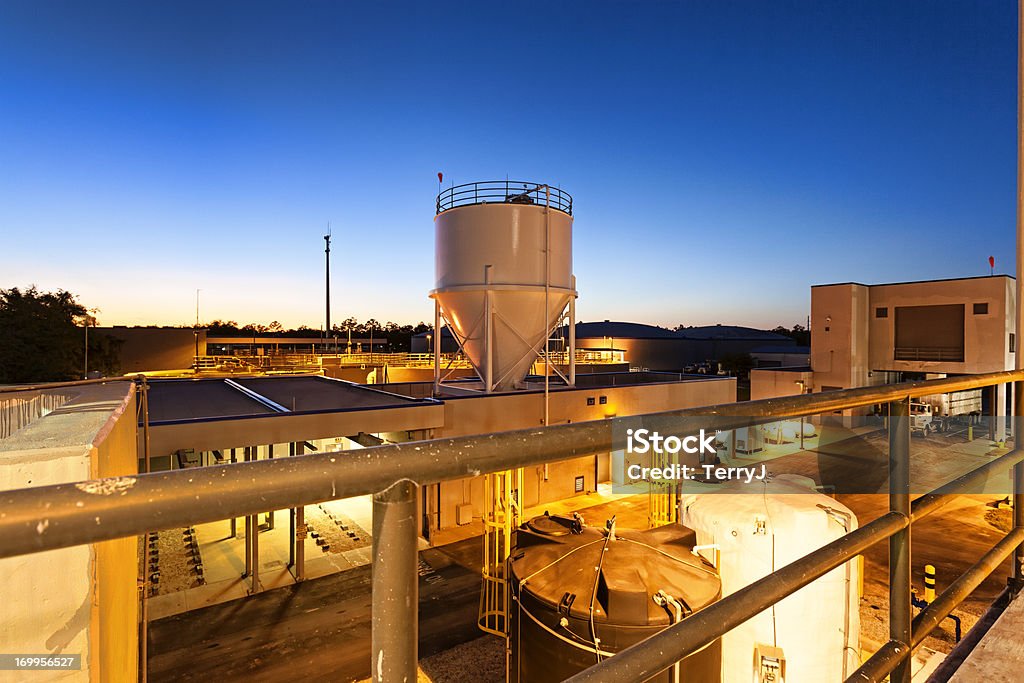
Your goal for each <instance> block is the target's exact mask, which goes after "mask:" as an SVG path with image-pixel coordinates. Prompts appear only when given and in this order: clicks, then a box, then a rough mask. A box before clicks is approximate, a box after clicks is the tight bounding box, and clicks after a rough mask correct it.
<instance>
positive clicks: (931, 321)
mask: <svg viewBox="0 0 1024 683" xmlns="http://www.w3.org/2000/svg"><path fill="white" fill-rule="evenodd" d="M1014 286H1015V283H1014V279H1013V278H1012V277H1009V276H1007V275H996V276H990V277H973V278H958V279H950V280H928V281H923V282H899V283H892V284H879V285H864V284H859V283H855V282H846V283H841V284H831V285H817V286H814V287H812V288H811V365H810V368H804V369H797V368H787V369H761V370H754V371H752V372H751V398H754V399H756V398H770V397H773V396H784V395H792V394H798V393H803V392H807V391H814V392H818V391H829V390H833V389H847V388H851V387H861V386H871V385H877V384H886V383H889V382H898V381H901V380H912V379H925V378H936V377H945V376H947V375H962V374H975V373H983V372H996V371H1000V370H1009V369H1012V368H1013V365H1014V360H1013V354H1014V350H1015V345H1016V340H1015V339H1014V332H1013V331H1014V325H1015V318H1014V310H1015V309H1014ZM1006 401H1007V397H1006V394H1005V389H1004V388H1002V387H1001V388H1000V393H999V397H998V398H997V405H999V406H1004V408H1003V409H1002V410H999V411H998V412H999V413H1001V414H1003V415H1007V414H1010V413H1009V412H1008V410H1007V409H1006V408H1005V406H1006Z"/></svg>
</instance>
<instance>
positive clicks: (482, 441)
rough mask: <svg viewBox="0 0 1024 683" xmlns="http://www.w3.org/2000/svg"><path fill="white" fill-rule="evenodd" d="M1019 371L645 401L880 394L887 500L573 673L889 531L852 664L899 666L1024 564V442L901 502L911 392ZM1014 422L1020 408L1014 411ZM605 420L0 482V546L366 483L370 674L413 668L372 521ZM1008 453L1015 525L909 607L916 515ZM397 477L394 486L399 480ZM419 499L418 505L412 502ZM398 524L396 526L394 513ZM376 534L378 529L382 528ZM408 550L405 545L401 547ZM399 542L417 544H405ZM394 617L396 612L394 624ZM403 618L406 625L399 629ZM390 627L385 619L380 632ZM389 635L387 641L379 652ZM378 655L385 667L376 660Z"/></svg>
mask: <svg viewBox="0 0 1024 683" xmlns="http://www.w3.org/2000/svg"><path fill="white" fill-rule="evenodd" d="M1010 382H1014V383H1015V390H1016V399H1017V401H1016V405H1017V406H1024V370H1020V371H1011V372H997V373H989V374H985V375H973V376H960V377H950V378H946V379H940V380H929V381H920V382H908V383H903V384H894V385H883V386H877V387H862V388H858V389H848V390H842V391H834V392H823V393H818V394H804V395H799V396H790V397H784V398H778V399H767V400H762V401H751V402H745V403H731V404H724V405H719V406H711V407H707V408H697V409H688V410H680V411H670V412H665V413H657V414H653V415H647V416H642V417H643V419H650V420H664V424H665V425H666V428H667V429H666V430H663V431H665V433H671V432H670V431H668V429H670V428H671V422H670V421H671V420H674V419H677V418H682V417H716V418H722V419H724V420H725V421H724V422H723V423H720V424H719V426H720V428H728V427H727V426H726V425H728V424H730V423H729V419H730V418H735V424H736V425H737V426H740V425H743V426H746V425H748V424H750V419H751V418H754V419H763V420H765V421H771V420H772V419H773V418H774V419H778V418H782V417H800V416H806V415H814V414H818V413H828V412H832V411H836V410H845V409H850V408H857V407H863V406H870V405H875V404H882V403H888V404H890V432H889V433H890V448H889V471H890V478H889V481H890V490H889V500H890V510H889V512H888V513H887V514H885V515H883V516H882V517H880V518H878V519H876V520H874V521H872V522H869V523H868V524H865V525H864V526H863V527H861V528H859V529H856V530H854V531H852V532H850V533H848V534H846V535H845V536H843V537H841V538H839V539H837V540H836V541H833V542H832V543H830V544H828V545H826V546H824V547H823V548H820V549H819V550H816V551H814V552H812V553H810V554H808V555H806V556H804V557H803V558H801V559H799V560H796V561H795V562H793V563H791V564H790V565H787V566H785V567H783V568H781V569H779V570H778V571H776V572H774V573H773V574H771V575H769V576H767V577H765V578H763V579H761V580H759V581H757V582H755V583H753V584H751V585H750V586H747V587H746V588H744V589H742V590H740V591H738V592H736V593H733V594H731V595H729V596H727V597H725V598H723V599H722V600H720V601H719V602H717V603H714V604H713V605H711V606H709V607H707V608H705V609H704V610H701V611H700V612H697V613H696V614H694V615H692V616H690V617H688V618H686V619H684V620H683V621H681V622H679V623H678V624H675V625H673V626H671V627H669V628H667V629H665V630H664V631H662V632H660V633H659V634H657V635H655V636H652V637H651V638H649V639H647V640H645V641H643V642H641V643H638V644H637V645H634V646H633V647H631V648H628V649H627V650H624V651H623V652H621V653H619V654H617V655H615V656H614V657H611V658H609V659H606V660H605V661H603V662H601V663H600V664H598V665H595V666H594V667H592V668H590V669H588V670H586V671H584V672H582V673H580V674H579V675H577V676H576V677H574V678H573V679H572V680H574V681H635V680H644V679H646V678H649V677H651V676H654V675H656V674H657V673H659V672H660V671H663V670H665V669H667V668H669V667H670V666H672V665H673V664H674V663H675V662H677V661H679V660H680V659H682V658H684V657H686V656H688V655H689V654H691V653H693V652H695V651H697V650H698V649H700V648H701V647H703V646H704V645H706V644H707V643H709V642H712V641H714V640H715V639H717V638H719V637H721V636H722V635H724V634H725V633H727V632H728V631H729V630H731V629H732V628H734V627H735V626H737V625H739V624H741V623H743V622H744V621H746V620H748V619H750V618H752V617H753V616H755V615H756V614H758V613H760V612H761V611H763V610H764V609H766V608H768V607H770V606H771V605H773V604H775V603H776V602H778V601H779V600H781V599H783V598H785V597H786V596H788V595H790V594H792V593H794V592H796V591H797V590H799V589H800V588H802V587H803V586H805V585H807V584H809V583H811V582H812V581H814V580H815V579H817V578H819V577H821V576H823V575H824V574H826V573H828V572H829V571H831V570H832V569H834V568H836V567H838V566H840V565H842V564H843V563H844V562H847V561H849V560H851V559H853V558H854V557H856V556H857V555H859V554H860V553H862V552H864V551H865V550H866V549H868V548H870V547H872V546H874V545H875V544H877V543H880V542H882V541H884V540H886V539H888V540H889V545H890V558H891V560H890V605H889V623H890V641H889V642H888V643H886V644H885V645H883V647H882V648H881V649H880V650H879V651H878V653H876V654H875V655H874V656H873V657H872V658H871V659H870V660H869V661H868V662H866V663H865V665H864V666H863V667H861V669H859V670H858V671H857V672H856V673H855V674H854V675H853V676H851V677H850V678H849V679H848V680H856V681H880V680H882V678H884V677H885V676H886V675H889V674H891V680H893V681H900V682H901V683H905V682H906V681H909V654H910V652H911V650H912V646H916V645H917V644H919V643H920V642H921V640H922V639H923V638H924V636H925V635H927V633H928V632H930V631H931V630H932V629H933V628H934V627H935V625H936V624H937V623H939V622H940V621H941V620H942V619H943V618H944V617H945V616H946V615H948V614H949V612H950V611H952V609H953V608H954V607H955V606H956V605H958V604H959V603H960V602H961V601H962V600H963V599H964V598H965V597H966V596H967V595H968V594H969V593H970V591H971V590H973V589H974V588H975V587H976V586H977V585H979V584H980V582H981V581H982V580H983V579H984V578H985V577H986V576H988V575H989V574H991V572H992V571H994V570H995V569H996V568H997V567H998V566H999V564H1000V563H1001V562H1002V561H1003V560H1004V559H1005V558H1006V556H1008V555H1009V554H1011V553H1012V554H1014V555H1015V561H1014V578H1015V581H1016V582H1017V583H1016V584H1015V585H1019V582H1020V581H1021V579H1022V576H1021V565H1022V562H1024V557H1022V554H1021V540H1022V539H1024V464H1022V461H1024V450H1020V449H1015V450H1013V451H1012V452H1010V453H1008V454H1005V455H1003V456H1000V457H998V458H996V459H994V460H992V461H990V462H988V463H986V464H985V465H983V466H982V467H980V468H978V469H976V470H975V471H974V472H971V473H968V474H966V475H963V476H961V477H959V478H958V479H956V480H955V481H953V482H950V483H948V484H945V485H944V486H942V487H940V488H939V489H937V490H936V491H935V492H933V493H932V494H929V495H927V496H924V497H922V498H919V499H918V501H916V502H915V503H914V504H913V505H912V504H911V494H910V482H909V463H910V419H909V403H910V399H912V398H918V397H921V396H927V395H931V394H937V393H946V392H951V391H962V390H966V389H974V388H979V387H992V386H995V385H999V384H1004V383H1010ZM1016 420H1017V421H1016V424H1015V427H1016V428H1017V430H1018V431H1017V433H1024V432H1021V431H1020V430H1024V420H1022V419H1021V418H1016ZM612 437H613V432H612V426H611V424H610V421H609V420H601V421H595V422H583V423H575V424H565V425H556V426H551V427H545V428H536V429H526V430H518V431H512V432H503V433H499V434H486V435H477V436H468V437H460V438H456V439H440V440H433V441H422V442H413V443H405V444H389V445H384V446H377V447H373V448H367V449H363V450H360V451H357V452H355V453H348V454H345V455H341V454H337V453H319V454H313V455H308V456H302V457H295V458H280V459H276V458H275V459H273V460H263V461H256V462H248V463H238V464H233V465H224V466H216V467H208V468H201V469H190V470H179V471H172V472H162V473H155V474H147V475H139V476H137V477H121V478H114V479H106V480H96V481H90V482H79V483H77V484H62V485H57V486H45V487H38V488H33V489H20V490H14V491H4V492H0V557H10V556H14V555H21V554H25V553H32V552H40V551H43V550H51V549H56V548H63V547H68V546H72V545H80V544H85V543H94V542H98V541H103V540H109V539H113V538H120V537H125V536H134V535H139V534H142V533H145V532H147V531H153V530H159V529H168V528H175V527H180V526H185V525H189V524H198V523H203V522H209V521H215V520H220V519H228V518H231V517H241V516H245V515H251V514H256V513H259V512H262V511H265V510H272V509H282V508H287V507H296V506H301V505H309V504H313V503H318V502H323V501H326V500H334V499H339V498H347V497H351V496H356V495H363V494H370V493H372V494H374V531H375V533H374V534H373V538H374V574H373V604H374V609H373V633H374V636H373V646H372V647H373V653H374V656H373V659H372V661H373V664H372V666H373V667H374V678H375V679H377V678H378V677H382V678H383V680H385V681H386V680H392V677H393V679H394V680H398V679H401V678H403V677H408V676H411V675H415V669H416V631H415V629H414V628H411V627H410V626H409V625H410V624H415V623H416V618H417V613H416V610H417V601H416V590H417V588H416V585H417V584H416V582H415V581H413V580H410V578H409V577H410V576H413V577H414V576H415V575H416V563H415V559H414V558H415V553H409V552H407V550H408V548H409V547H415V544H416V529H415V525H414V524H413V525H407V526H408V529H406V530H405V531H403V532H402V533H400V534H399V533H387V534H386V535H383V536H380V535H378V533H376V532H377V531H378V525H382V526H381V528H383V526H384V525H385V520H387V519H390V518H393V517H396V518H401V519H404V516H405V512H401V513H399V512H398V511H404V510H406V509H407V508H408V509H413V508H414V506H413V503H414V501H415V492H416V486H414V485H410V484H413V483H416V484H426V483H433V482H438V481H447V480H452V479H460V478H464V477H468V476H477V475H480V474H485V473H489V472H495V471H502V470H507V469H513V468H518V467H524V466H529V465H537V464H542V463H545V462H555V461H560V460H567V459H570V458H575V457H580V456H584V455H591V454H595V453H601V452H607V451H609V450H611V449H612V446H613V439H612ZM1009 467H1014V468H1015V469H1014V489H1013V501H1014V528H1013V529H1012V530H1011V531H1010V533H1008V534H1007V535H1006V536H1005V537H1004V538H1003V540H1001V541H1000V543H999V544H997V545H996V547H995V548H993V549H992V550H991V551H990V552H989V553H986V555H984V556H983V557H982V558H981V559H980V560H979V562H978V563H977V564H976V565H975V566H974V567H972V568H971V569H970V570H968V572H966V573H965V574H964V576H963V577H960V578H959V579H957V580H956V581H954V582H953V584H951V585H950V586H949V587H948V588H947V589H946V591H944V592H943V593H942V594H941V595H940V596H938V597H937V598H936V600H934V601H933V602H932V604H931V605H930V606H929V608H928V609H926V610H925V611H923V612H922V613H921V614H920V615H918V618H917V620H916V621H915V620H912V618H911V617H912V611H911V605H910V533H911V526H912V523H913V522H915V521H917V520H919V519H921V518H922V517H924V516H925V515H927V514H930V513H932V512H935V511H936V510H938V509H939V508H940V507H942V505H943V504H944V503H945V502H948V501H949V498H948V497H947V496H949V495H950V494H955V493H958V492H962V491H964V490H965V489H967V488H968V487H969V486H971V484H973V483H974V482H976V481H978V480H979V479H980V478H983V477H985V476H988V475H991V474H993V473H996V472H998V471H1000V470H1003V469H1007V468H1009ZM396 483H397V484H400V486H396ZM410 506H413V507H410ZM403 528H404V527H403ZM381 538H384V539H385V540H381ZM399 558H403V559H399ZM409 558H413V559H412V560H409ZM397 623H400V624H401V626H400V628H396V627H395V624H397ZM401 629H405V631H402V634H403V635H402V637H396V636H395V634H396V633H397V632H399V631H400V630H401ZM388 634H390V635H388ZM385 644H386V646H387V648H388V653H389V656H388V658H387V660H386V664H384V663H382V662H384V661H385V660H383V659H379V658H378V656H377V654H379V652H380V649H379V648H383V647H384V646H385ZM379 667H383V668H379Z"/></svg>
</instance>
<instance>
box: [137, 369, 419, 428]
mask: <svg viewBox="0 0 1024 683" xmlns="http://www.w3.org/2000/svg"><path fill="white" fill-rule="evenodd" d="M423 403H424V401H423V400H422V399H415V398H410V397H408V396H401V395H398V394H391V393H388V392H386V391H381V390H379V389H373V388H370V387H366V386H361V385H358V384H353V383H352V382H346V381H343V380H337V379H331V378H328V377H319V376H310V375H304V376H278V377H224V378H207V379H167V380H162V379H151V380H150V382H149V421H150V423H151V424H155V423H161V422H180V421H201V420H210V419H221V418H230V417H247V416H267V415H275V414H282V413H316V412H334V411H346V410H362V409H370V408H401V407H406V406H411V405H421V404H423Z"/></svg>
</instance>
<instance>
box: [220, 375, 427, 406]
mask: <svg viewBox="0 0 1024 683" xmlns="http://www.w3.org/2000/svg"><path fill="white" fill-rule="evenodd" d="M235 381H236V382H238V383H239V384H241V385H242V386H243V387H245V388H246V389H251V390H252V391H255V392H256V393H257V394H260V395H261V396H265V397H266V398H269V399H270V400H271V401H273V402H274V403H277V404H279V405H281V406H283V407H285V408H287V409H288V410H292V411H304V410H347V409H350V408H382V407H393V406H395V405H396V404H397V405H405V404H408V403H416V399H412V398H409V397H408V396H400V395H398V394H389V393H387V392H386V391H381V390H379V389H374V388H372V387H367V386H363V385H359V384H352V383H350V382H345V381H343V380H338V379H331V378H329V377H308V376H307V377H246V378H242V379H236V380H235Z"/></svg>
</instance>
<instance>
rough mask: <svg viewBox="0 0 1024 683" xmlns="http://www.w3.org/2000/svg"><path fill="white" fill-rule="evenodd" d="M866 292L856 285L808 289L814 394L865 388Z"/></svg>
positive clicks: (866, 360) (866, 345)
mask: <svg viewBox="0 0 1024 683" xmlns="http://www.w3.org/2000/svg"><path fill="white" fill-rule="evenodd" d="M869 298H870V293H869V288H868V287H867V286H866V285H859V284H853V283H848V284H841V285H824V286H819V287H813V288H812V289H811V367H813V368H814V382H815V391H820V390H821V389H822V388H824V387H830V388H840V389H846V388H849V387H859V386H864V385H865V384H867V380H868V372H869V370H870V368H869V367H868V366H869V361H868V358H869V337H868V307H869V305H870V301H869Z"/></svg>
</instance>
